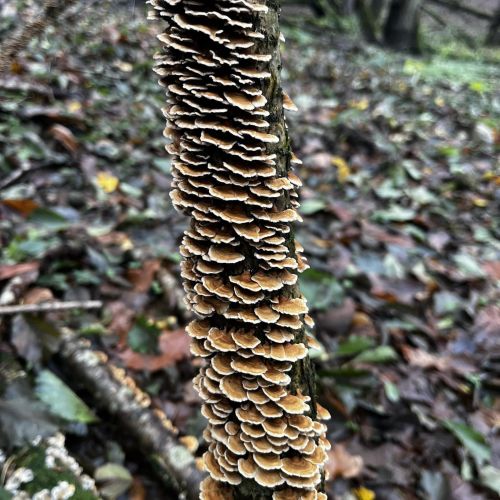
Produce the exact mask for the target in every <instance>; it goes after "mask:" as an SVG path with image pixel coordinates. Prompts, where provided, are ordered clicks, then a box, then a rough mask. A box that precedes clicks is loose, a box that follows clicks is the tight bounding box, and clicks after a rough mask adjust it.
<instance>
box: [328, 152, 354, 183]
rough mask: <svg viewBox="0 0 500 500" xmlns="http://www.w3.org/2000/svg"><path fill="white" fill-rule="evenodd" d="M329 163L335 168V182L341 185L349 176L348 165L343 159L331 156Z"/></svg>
mask: <svg viewBox="0 0 500 500" xmlns="http://www.w3.org/2000/svg"><path fill="white" fill-rule="evenodd" d="M331 161H332V165H333V166H334V167H337V180H338V181H339V182H340V183H342V184H343V183H344V182H345V181H346V180H347V179H348V178H349V176H350V175H351V169H350V168H349V165H348V164H347V162H346V161H345V160H344V158H342V157H340V156H333V157H332V160H331Z"/></svg>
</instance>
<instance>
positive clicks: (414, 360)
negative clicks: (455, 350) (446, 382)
mask: <svg viewBox="0 0 500 500" xmlns="http://www.w3.org/2000/svg"><path fill="white" fill-rule="evenodd" d="M401 350H402V352H403V356H404V357H405V358H406V360H407V361H408V363H409V364H410V365H412V366H417V367H419V368H423V369H424V370H428V369H435V370H438V371H439V372H442V373H447V374H449V373H455V374H457V375H462V376H465V375H468V374H471V373H474V371H475V367H474V365H472V364H471V363H470V362H468V361H467V360H465V359H461V358H460V357H452V356H447V355H436V354H432V353H430V352H426V351H424V350H423V349H413V348H411V347H409V346H407V345H404V346H402V347H401Z"/></svg>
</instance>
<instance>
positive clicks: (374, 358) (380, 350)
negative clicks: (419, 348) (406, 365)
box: [352, 345, 398, 364]
mask: <svg viewBox="0 0 500 500" xmlns="http://www.w3.org/2000/svg"><path fill="white" fill-rule="evenodd" d="M397 359H398V355H397V353H396V351H395V350H394V349H393V348H392V347H391V346H388V345H387V346H380V347H376V348H375V349H369V350H367V351H364V352H362V353H361V354H358V355H357V356H356V357H355V358H354V359H353V360H352V362H353V363H368V364H372V363H390V362H392V361H395V360H397Z"/></svg>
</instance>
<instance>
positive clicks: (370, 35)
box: [356, 0, 378, 43]
mask: <svg viewBox="0 0 500 500" xmlns="http://www.w3.org/2000/svg"><path fill="white" fill-rule="evenodd" d="M356 10H357V11H358V18H359V24H360V27H361V31H362V33H363V37H364V38H365V40H366V41H368V42H370V43H376V42H377V31H378V29H377V18H376V17H375V16H374V12H373V10H372V8H371V4H370V3H369V1H368V0H357V2H356Z"/></svg>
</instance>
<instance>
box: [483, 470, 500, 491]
mask: <svg viewBox="0 0 500 500" xmlns="http://www.w3.org/2000/svg"><path fill="white" fill-rule="evenodd" d="M479 477H480V478H481V483H482V484H484V485H485V486H487V487H488V488H490V489H491V490H493V491H494V492H495V493H497V494H498V495H500V469H497V468H496V467H493V466H492V465H486V466H484V467H482V468H481V469H479Z"/></svg>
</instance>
